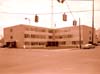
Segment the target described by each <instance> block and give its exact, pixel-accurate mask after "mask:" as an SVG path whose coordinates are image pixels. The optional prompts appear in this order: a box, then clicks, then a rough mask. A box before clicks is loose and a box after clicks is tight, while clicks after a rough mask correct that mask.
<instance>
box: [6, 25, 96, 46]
mask: <svg viewBox="0 0 100 74" xmlns="http://www.w3.org/2000/svg"><path fill="white" fill-rule="evenodd" d="M80 28H81V44H87V43H91V42H92V28H91V27H88V26H85V25H81V26H80ZM79 39H80V38H79V26H72V27H64V28H57V29H50V28H43V27H36V26H30V25H24V24H20V25H16V26H11V27H7V28H4V43H5V46H7V47H18V48H37V47H38V48H41V47H42V48H46V47H78V46H79V43H80V40H79ZM94 42H95V43H96V38H95V34H94Z"/></svg>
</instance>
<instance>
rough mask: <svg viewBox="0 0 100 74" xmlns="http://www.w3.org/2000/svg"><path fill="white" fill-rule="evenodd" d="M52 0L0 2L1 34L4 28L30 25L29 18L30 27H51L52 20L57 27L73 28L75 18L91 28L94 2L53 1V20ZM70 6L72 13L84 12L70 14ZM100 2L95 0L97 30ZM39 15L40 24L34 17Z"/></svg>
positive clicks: (85, 0)
mask: <svg viewBox="0 0 100 74" xmlns="http://www.w3.org/2000/svg"><path fill="white" fill-rule="evenodd" d="M51 1H52V0H0V33H1V34H2V33H3V32H2V30H3V28H4V27H8V26H13V25H17V24H29V21H28V20H25V19H24V18H25V17H27V18H29V19H30V20H31V24H30V25H34V26H42V27H51V19H52V18H53V24H56V27H66V26H72V21H73V20H74V18H75V19H76V20H77V21H78V19H79V17H80V19H81V24H82V25H88V26H91V22H92V18H91V16H92V12H91V10H92V1H90V0H81V1H80V0H66V1H65V2H64V3H63V4H61V3H58V2H57V0H53V12H54V14H53V17H52V18H51V15H52V14H51V13H52V9H51V5H52V2H51ZM67 5H68V6H69V8H70V10H71V11H84V12H72V14H73V16H74V18H73V17H72V15H71V13H69V8H68V7H67ZM88 10H89V11H88ZM99 10H100V0H95V28H96V29H98V28H100V26H99V24H100V20H99V19H100V11H99ZM64 12H66V14H67V16H68V19H67V21H66V22H64V21H62V14H63V13H64ZM35 14H38V16H39V22H38V23H35V22H34V15H35Z"/></svg>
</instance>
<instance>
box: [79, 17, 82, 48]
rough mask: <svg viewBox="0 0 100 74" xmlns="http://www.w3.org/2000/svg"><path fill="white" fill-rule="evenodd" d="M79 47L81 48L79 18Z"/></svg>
mask: <svg viewBox="0 0 100 74" xmlns="http://www.w3.org/2000/svg"><path fill="white" fill-rule="evenodd" d="M79 47H80V49H81V47H82V45H81V26H80V18H79Z"/></svg>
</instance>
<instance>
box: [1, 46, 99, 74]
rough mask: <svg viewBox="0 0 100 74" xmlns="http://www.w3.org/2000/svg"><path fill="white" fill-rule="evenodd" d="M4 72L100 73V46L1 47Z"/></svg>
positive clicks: (35, 73) (12, 73)
mask: <svg viewBox="0 0 100 74" xmlns="http://www.w3.org/2000/svg"><path fill="white" fill-rule="evenodd" d="M0 74H100V46H97V47H96V48H95V49H89V50H83V49H82V50H80V49H55V50H53V49H51V50H50V49H49V50H46V49H8V48H0Z"/></svg>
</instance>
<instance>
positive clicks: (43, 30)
mask: <svg viewBox="0 0 100 74" xmlns="http://www.w3.org/2000/svg"><path fill="white" fill-rule="evenodd" d="M26 30H27V31H35V32H46V29H40V28H26Z"/></svg>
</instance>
